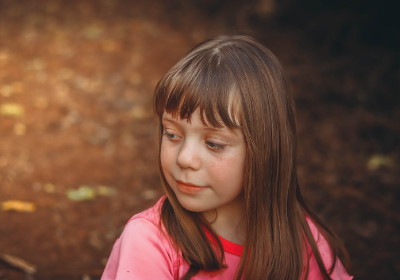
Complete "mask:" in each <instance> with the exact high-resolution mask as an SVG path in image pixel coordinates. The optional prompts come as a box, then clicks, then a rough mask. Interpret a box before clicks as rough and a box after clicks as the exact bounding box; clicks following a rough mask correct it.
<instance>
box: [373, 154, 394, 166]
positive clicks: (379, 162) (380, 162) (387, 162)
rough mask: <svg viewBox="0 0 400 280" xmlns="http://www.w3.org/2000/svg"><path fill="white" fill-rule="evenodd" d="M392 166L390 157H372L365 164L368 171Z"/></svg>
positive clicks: (378, 155) (392, 162)
mask: <svg viewBox="0 0 400 280" xmlns="http://www.w3.org/2000/svg"><path fill="white" fill-rule="evenodd" d="M393 165H394V161H393V159H392V158H391V157H389V156H386V155H380V154H376V155H372V156H371V157H370V158H369V159H368V162H367V166H368V169H370V170H377V169H379V168H380V167H382V166H385V167H392V166H393Z"/></svg>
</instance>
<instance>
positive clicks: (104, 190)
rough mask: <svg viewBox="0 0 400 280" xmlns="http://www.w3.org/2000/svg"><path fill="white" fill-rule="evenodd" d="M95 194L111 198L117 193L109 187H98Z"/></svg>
mask: <svg viewBox="0 0 400 280" xmlns="http://www.w3.org/2000/svg"><path fill="white" fill-rule="evenodd" d="M96 193H97V194H98V195H102V196H112V195H115V194H116V193H117V190H116V189H115V188H112V187H109V186H104V185H100V186H97V188H96Z"/></svg>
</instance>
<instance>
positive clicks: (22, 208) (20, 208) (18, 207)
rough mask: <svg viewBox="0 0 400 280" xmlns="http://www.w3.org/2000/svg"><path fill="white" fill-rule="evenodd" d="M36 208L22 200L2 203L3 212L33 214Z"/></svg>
mask: <svg viewBox="0 0 400 280" xmlns="http://www.w3.org/2000/svg"><path fill="white" fill-rule="evenodd" d="M35 208H36V207H35V204H33V203H32V202H27V201H21V200H8V201H4V202H2V203H1V210H3V211H17V212H33V211H35Z"/></svg>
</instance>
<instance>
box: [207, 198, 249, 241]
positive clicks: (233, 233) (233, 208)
mask: <svg viewBox="0 0 400 280" xmlns="http://www.w3.org/2000/svg"><path fill="white" fill-rule="evenodd" d="M243 213H244V202H243V197H242V196H240V197H238V198H237V199H236V200H235V201H233V202H232V203H230V204H228V205H225V206H223V207H220V208H217V209H214V210H211V211H207V212H204V213H203V215H204V217H205V218H206V220H207V221H208V222H209V223H210V227H211V228H212V229H213V230H214V231H215V232H216V233H217V234H218V235H219V236H222V237H223V238H224V239H226V240H229V241H231V242H233V243H236V244H240V245H243V243H244V240H245V235H246V233H245V227H244V226H243V225H244V216H243Z"/></svg>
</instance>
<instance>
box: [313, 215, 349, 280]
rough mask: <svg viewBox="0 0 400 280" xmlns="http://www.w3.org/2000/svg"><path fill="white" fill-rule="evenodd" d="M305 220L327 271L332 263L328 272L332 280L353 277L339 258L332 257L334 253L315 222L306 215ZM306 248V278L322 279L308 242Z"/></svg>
mask: <svg viewBox="0 0 400 280" xmlns="http://www.w3.org/2000/svg"><path fill="white" fill-rule="evenodd" d="M306 220H307V223H308V226H309V228H310V231H311V233H312V235H313V237H314V240H315V243H316V244H317V247H318V251H319V253H320V255H321V258H322V261H323V263H324V265H325V268H326V269H327V270H328V271H329V270H330V269H331V267H332V265H334V267H333V269H332V273H331V274H330V276H331V278H332V279H333V280H350V279H352V278H353V277H352V276H350V275H349V274H348V273H347V271H346V269H345V268H344V266H343V264H342V262H341V261H340V259H339V258H337V257H336V259H334V254H333V252H332V249H331V246H330V244H329V242H328V241H327V240H326V238H325V237H324V235H323V234H322V233H321V232H320V230H319V229H318V227H317V225H316V224H315V222H314V221H313V220H312V219H311V218H310V217H306ZM307 248H308V250H307V251H308V256H309V275H308V279H322V278H319V277H320V276H321V275H320V272H319V267H318V264H317V262H316V259H315V257H314V254H313V253H312V250H311V247H310V246H309V244H308V246H307ZM317 275H318V276H317Z"/></svg>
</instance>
